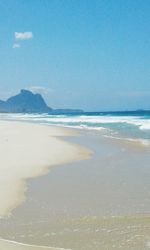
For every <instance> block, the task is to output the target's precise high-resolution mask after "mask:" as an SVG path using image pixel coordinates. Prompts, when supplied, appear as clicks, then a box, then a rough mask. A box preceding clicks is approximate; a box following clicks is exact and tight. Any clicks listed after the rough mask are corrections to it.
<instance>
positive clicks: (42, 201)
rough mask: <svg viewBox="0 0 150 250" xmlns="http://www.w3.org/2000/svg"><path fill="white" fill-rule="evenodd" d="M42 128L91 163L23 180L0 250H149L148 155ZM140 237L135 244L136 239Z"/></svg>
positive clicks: (131, 146) (90, 135) (130, 146)
mask: <svg viewBox="0 0 150 250" xmlns="http://www.w3.org/2000/svg"><path fill="white" fill-rule="evenodd" d="M21 124H23V122H21ZM25 124H26V126H28V125H27V123H25ZM30 125H32V128H33V126H34V128H35V125H33V124H32V123H30ZM36 126H38V127H39V126H40V127H41V126H42V128H43V125H38V124H36ZM44 128H46V130H48V131H51V132H52V130H51V129H52V128H53V129H54V130H55V129H56V130H57V131H55V132H57V133H54V131H53V133H52V134H53V136H54V137H56V136H57V139H58V140H59V142H60V141H61V140H62V139H63V140H62V141H63V142H65V140H67V144H68V143H69V145H72V146H73V145H75V146H77V148H78V149H79V148H80V149H86V148H88V149H90V152H92V156H93V157H90V158H89V156H90V154H88V156H87V154H86V157H87V158H88V160H87V161H80V159H79V160H76V161H70V162H69V164H68V165H67V164H66V163H65V162H64V163H63V164H61V168H60V166H59V165H57V166H56V167H53V168H51V169H50V168H48V169H49V171H48V172H47V174H45V175H38V176H39V177H38V178H32V177H31V178H28V179H27V184H28V189H27V192H26V202H24V203H22V204H21V205H20V206H18V207H17V208H16V209H15V210H13V213H12V216H11V217H10V218H4V219H2V220H1V227H0V235H1V237H2V238H3V239H8V241H5V242H4V241H3V242H2V241H1V240H0V246H1V244H3V245H4V244H5V245H6V244H7V245H9V248H8V247H7V246H5V247H4V246H3V245H2V246H3V247H2V249H8V250H9V249H10V250H18V249H19V250H26V249H27V250H34V249H35V250H38V249H39V250H40V248H41V250H43V249H46V250H47V249H52V250H57V249H58V250H62V249H63V250H67V249H77V250H80V249H83V247H85V248H86V249H88V250H91V249H102V250H104V249H112V246H113V245H116V247H115V249H116V250H118V249H120V246H125V248H123V250H127V249H131V248H132V247H133V245H134V247H133V249H135V250H136V249H139V248H138V246H140V249H145V248H146V247H147V246H148V247H149V241H148V240H147V235H149V226H150V220H149V208H150V205H149V204H150V203H149V194H150V192H149V190H150V184H149V168H148V166H149V151H148V150H144V149H146V148H145V147H142V148H141V147H139V145H137V144H135V143H127V142H125V141H121V140H119V141H118V140H113V139H112V138H107V137H104V136H103V133H95V132H91V131H83V132H81V133H79V135H80V136H75V135H78V131H77V130H72V129H71V130H70V129H69V130H68V129H66V128H64V127H63V128H61V127H58V126H57V128H54V127H51V126H44ZM49 129H50V130H49ZM60 130H61V131H60ZM62 130H63V131H62ZM44 131H45V129H44ZM58 132H59V133H58ZM60 132H61V133H60ZM62 132H63V133H62ZM68 133H69V135H68ZM54 134H55V135H54ZM56 134H57V135H56ZM58 134H59V135H58ZM51 136H52V135H51ZM50 138H51V137H50ZM64 139H65V140H64ZM59 145H60V144H59ZM63 145H64V144H63ZM81 145H82V146H81ZM42 149H43V148H42ZM141 149H142V150H141ZM63 150H64V148H63ZM79 151H80V150H79ZM83 151H84V150H83ZM67 152H68V151H67ZM75 152H76V150H75ZM75 152H74V153H75ZM77 152H78V150H77ZM84 152H85V151H84ZM86 152H87V150H86ZM80 153H81V152H79V154H80ZM88 153H89V151H88ZM81 156H83V155H82V154H81V155H80V157H81ZM80 157H79V158H80ZM133 162H134V164H133ZM46 169H47V168H46ZM45 173H46V172H45ZM131 173H132V174H131ZM135 173H136V174H135ZM141 232H142V236H141V238H139V239H136V235H141ZM124 234H125V235H126V237H124ZM89 235H90V237H89ZM131 238H132V240H130V239H131ZM134 239H135V240H134ZM15 242H16V243H15ZM19 242H20V243H19ZM95 242H97V243H96V244H97V245H95ZM45 245H46V246H51V248H50V247H44V246H45ZM42 246H43V247H42Z"/></svg>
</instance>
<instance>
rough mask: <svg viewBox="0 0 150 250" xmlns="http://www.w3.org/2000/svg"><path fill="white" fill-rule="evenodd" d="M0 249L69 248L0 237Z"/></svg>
mask: <svg viewBox="0 0 150 250" xmlns="http://www.w3.org/2000/svg"><path fill="white" fill-rule="evenodd" d="M0 249H7V250H71V249H65V248H55V247H46V246H36V245H28V244H23V243H19V242H16V241H10V240H5V239H0Z"/></svg>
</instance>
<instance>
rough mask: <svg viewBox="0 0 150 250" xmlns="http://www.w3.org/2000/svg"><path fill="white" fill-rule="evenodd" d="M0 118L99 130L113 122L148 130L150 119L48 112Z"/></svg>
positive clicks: (2, 117) (5, 115)
mask: <svg viewBox="0 0 150 250" xmlns="http://www.w3.org/2000/svg"><path fill="white" fill-rule="evenodd" d="M0 118H1V119H9V120H14V119H15V120H23V121H34V122H43V123H44V122H45V123H49V124H60V125H67V126H71V127H76V128H77V127H78V128H79V127H80V128H82V129H83V128H84V129H95V130H101V128H103V127H105V126H107V125H109V127H110V126H111V125H113V124H124V125H133V126H136V127H138V128H139V129H140V130H150V119H144V118H142V117H140V116H139V117H138V116H110V115H107V116H96V115H95V116H88V115H81V116H79V115H77V116H69V115H48V114H1V115H0Z"/></svg>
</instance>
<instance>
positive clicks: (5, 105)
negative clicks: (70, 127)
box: [0, 89, 83, 114]
mask: <svg viewBox="0 0 150 250" xmlns="http://www.w3.org/2000/svg"><path fill="white" fill-rule="evenodd" d="M0 112H7V113H49V114H69V113H70V114H72V113H73V114H74V113H83V111H82V110H78V109H52V108H50V107H48V106H47V104H46V102H45V101H44V99H43V97H42V96H41V95H40V94H33V93H32V92H31V91H29V90H26V89H22V90H21V91H20V93H19V94H18V95H15V96H12V97H10V98H8V99H7V100H6V101H2V100H0Z"/></svg>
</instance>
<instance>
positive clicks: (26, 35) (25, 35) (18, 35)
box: [15, 31, 33, 40]
mask: <svg viewBox="0 0 150 250" xmlns="http://www.w3.org/2000/svg"><path fill="white" fill-rule="evenodd" d="M31 38H33V33H32V32H31V31H27V32H15V39H16V40H28V39H31Z"/></svg>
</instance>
